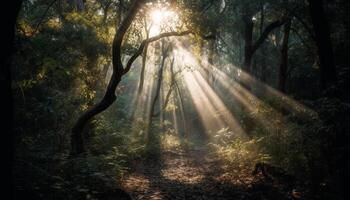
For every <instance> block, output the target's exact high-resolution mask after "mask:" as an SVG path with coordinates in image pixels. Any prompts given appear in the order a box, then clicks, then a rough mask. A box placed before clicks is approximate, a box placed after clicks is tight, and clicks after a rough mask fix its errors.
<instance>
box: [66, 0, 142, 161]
mask: <svg viewBox="0 0 350 200" xmlns="http://www.w3.org/2000/svg"><path fill="white" fill-rule="evenodd" d="M144 2H145V0H136V1H134V3H133V5H132V7H131V9H130V11H129V13H128V15H127V16H126V18H125V19H124V20H123V21H122V23H121V24H120V27H119V29H118V31H116V34H115V36H114V40H113V46H112V51H113V52H112V64H113V73H112V77H111V79H110V82H109V84H108V87H107V90H106V92H105V95H104V97H103V98H102V100H101V101H100V102H99V103H97V104H96V105H95V106H93V107H92V108H90V109H88V110H87V111H86V112H85V113H84V114H82V115H81V116H80V117H79V119H78V121H77V122H76V123H75V125H74V127H73V129H72V135H71V148H72V149H71V154H72V155H76V154H80V153H83V152H85V151H86V149H85V145H84V139H83V134H82V133H83V130H84V127H85V125H86V124H87V123H88V122H89V121H90V120H91V118H93V117H94V116H95V115H97V114H99V113H101V112H102V111H104V110H106V109H107V108H108V107H109V106H110V105H112V103H113V102H114V101H115V100H116V95H115V90H116V88H117V86H118V84H119V82H120V81H121V78H122V76H123V74H124V68H123V64H122V61H121V44H122V41H123V38H124V35H125V33H126V31H127V30H128V28H129V27H130V25H131V23H132V21H133V19H134V18H135V16H136V13H137V12H138V10H139V9H140V7H141V5H142V4H143V3H144Z"/></svg>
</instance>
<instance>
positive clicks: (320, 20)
mask: <svg viewBox="0 0 350 200" xmlns="http://www.w3.org/2000/svg"><path fill="white" fill-rule="evenodd" d="M309 10H310V16H311V21H312V24H313V29H314V33H315V39H316V45H317V50H318V57H319V60H320V73H321V89H322V90H325V89H327V88H328V87H330V86H332V85H334V84H336V82H337V74H336V69H335V64H334V56H333V50H332V42H331V37H330V30H329V25H328V21H327V19H326V17H325V12H324V8H323V1H322V0H309Z"/></svg>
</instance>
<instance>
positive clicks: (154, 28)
mask: <svg viewBox="0 0 350 200" xmlns="http://www.w3.org/2000/svg"><path fill="white" fill-rule="evenodd" d="M150 20H151V30H150V36H151V37H152V36H155V35H158V34H160V33H161V32H162V31H163V30H165V29H170V30H172V29H174V28H175V26H176V25H177V24H178V23H179V16H178V15H177V14H176V13H175V12H174V11H172V10H168V9H166V8H156V9H153V10H152V11H151V12H150Z"/></svg>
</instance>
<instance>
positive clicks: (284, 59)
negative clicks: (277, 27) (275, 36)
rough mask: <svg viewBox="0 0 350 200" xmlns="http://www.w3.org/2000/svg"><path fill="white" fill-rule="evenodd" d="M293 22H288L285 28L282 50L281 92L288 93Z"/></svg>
mask: <svg viewBox="0 0 350 200" xmlns="http://www.w3.org/2000/svg"><path fill="white" fill-rule="evenodd" d="M291 24H292V22H291V20H288V21H287V23H286V24H285V27H284V34H283V42H282V48H281V63H280V68H279V83H278V86H279V89H280V91H281V92H284V93H285V92H286V79H287V69H288V40H289V34H290V29H291Z"/></svg>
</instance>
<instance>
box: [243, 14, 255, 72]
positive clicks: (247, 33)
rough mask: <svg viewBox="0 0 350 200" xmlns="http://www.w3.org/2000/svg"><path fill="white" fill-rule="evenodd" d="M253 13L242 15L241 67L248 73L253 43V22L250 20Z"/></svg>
mask: <svg viewBox="0 0 350 200" xmlns="http://www.w3.org/2000/svg"><path fill="white" fill-rule="evenodd" d="M252 17H253V15H252V14H250V13H246V14H245V15H244V16H243V23H244V34H243V37H244V61H243V67H244V69H245V70H246V72H248V73H250V70H251V69H250V67H251V64H252V57H253V52H252V45H253V28H254V23H253V20H252Z"/></svg>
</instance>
